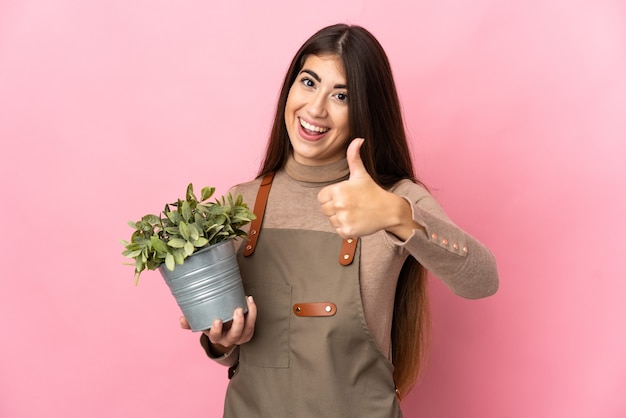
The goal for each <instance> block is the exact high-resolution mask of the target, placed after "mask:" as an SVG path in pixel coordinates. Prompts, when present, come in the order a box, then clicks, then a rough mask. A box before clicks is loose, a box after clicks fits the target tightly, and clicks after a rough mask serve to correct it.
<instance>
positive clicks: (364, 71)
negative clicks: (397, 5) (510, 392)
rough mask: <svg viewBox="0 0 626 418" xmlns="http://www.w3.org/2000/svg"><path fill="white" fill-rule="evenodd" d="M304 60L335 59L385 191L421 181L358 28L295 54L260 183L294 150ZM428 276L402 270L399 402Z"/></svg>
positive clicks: (378, 63) (355, 131)
mask: <svg viewBox="0 0 626 418" xmlns="http://www.w3.org/2000/svg"><path fill="white" fill-rule="evenodd" d="M309 55H318V56H322V55H336V56H338V57H340V59H341V61H342V63H343V68H344V71H345V76H346V82H347V85H348V95H349V100H348V114H349V123H350V138H365V143H364V144H363V146H362V147H361V158H362V160H363V163H364V165H365V168H366V169H367V172H368V173H369V174H370V176H371V177H372V178H373V179H374V181H376V183H378V184H379V185H380V186H381V187H383V188H389V187H391V186H392V185H393V184H395V183H396V182H398V181H400V180H402V179H410V180H412V181H414V182H418V181H417V179H416V177H415V173H414V171H413V163H412V161H411V154H410V150H409V146H408V142H407V138H406V133H405V130H404V123H403V120H402V113H401V110H400V101H399V99H398V94H397V91H396V87H395V83H394V81H393V76H392V73H391V67H390V65H389V61H388V59H387V55H386V54H385V51H384V50H383V48H382V46H381V45H380V43H379V42H378V41H377V40H376V38H374V36H373V35H372V34H371V33H370V32H368V31H367V30H365V29H364V28H362V27H360V26H349V25H345V24H337V25H333V26H328V27H326V28H323V29H321V30H320V31H318V32H317V33H315V34H314V35H313V36H312V37H311V38H309V39H308V40H307V41H306V42H305V43H304V44H303V45H302V46H301V47H300V50H299V51H298V52H297V53H296V55H295V57H294V58H293V60H292V62H291V64H290V66H289V69H288V70H287V74H286V76H285V79H284V82H283V85H282V88H281V90H280V96H279V98H278V104H277V106H276V115H275V117H274V124H273V126H272V132H271V134H270V139H269V142H268V145H267V149H266V154H265V158H264V160H263V163H262V165H261V169H260V172H259V176H262V175H265V174H267V173H269V172H271V171H276V170H278V169H280V168H282V167H284V165H285V164H286V162H287V159H288V158H289V155H290V153H291V143H290V142H289V137H288V134H287V128H286V126H285V105H286V103H287V96H288V95H289V89H290V88H291V85H292V84H293V82H294V80H295V78H296V76H297V75H298V72H299V71H300V70H301V68H302V66H303V65H304V62H305V60H306V58H307V56H309ZM426 296H427V295H426V271H425V270H424V268H423V267H422V266H421V265H420V264H419V263H418V262H417V260H415V259H414V258H413V257H408V258H407V260H406V261H405V263H404V265H403V266H402V270H401V273H400V276H399V277H398V284H397V287H396V296H395V303H394V312H393V325H392V331H391V342H392V360H393V364H394V373H393V375H394V380H395V383H396V386H397V388H398V392H399V394H400V396H401V397H402V396H403V395H405V394H406V393H407V392H408V391H409V390H410V388H411V387H412V385H413V384H414V382H415V380H416V378H417V375H418V372H419V368H420V361H421V360H422V359H423V357H424V354H425V352H426V344H427V340H428V325H429V315H428V302H427V297H426Z"/></svg>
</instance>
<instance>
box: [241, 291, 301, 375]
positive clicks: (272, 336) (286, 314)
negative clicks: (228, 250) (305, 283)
mask: <svg viewBox="0 0 626 418" xmlns="http://www.w3.org/2000/svg"><path fill="white" fill-rule="evenodd" d="M244 288H245V290H246V294H247V295H252V297H253V298H254V302H255V303H256V305H257V319H256V324H255V327H254V336H253V337H252V340H250V341H249V342H247V343H245V344H242V345H241V347H240V353H239V359H240V361H241V362H242V363H245V364H249V365H251V366H256V367H270V368H285V367H289V320H290V317H291V286H289V285H285V284H275V283H245V282H244Z"/></svg>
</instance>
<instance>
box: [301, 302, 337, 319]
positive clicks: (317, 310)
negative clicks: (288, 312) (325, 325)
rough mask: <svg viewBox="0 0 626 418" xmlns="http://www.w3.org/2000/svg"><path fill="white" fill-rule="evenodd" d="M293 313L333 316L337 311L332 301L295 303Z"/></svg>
mask: <svg viewBox="0 0 626 418" xmlns="http://www.w3.org/2000/svg"><path fill="white" fill-rule="evenodd" d="M293 313H294V314H296V316H333V315H335V314H336V313H337V305H335V304H334V303H332V302H310V303H296V304H295V305H293Z"/></svg>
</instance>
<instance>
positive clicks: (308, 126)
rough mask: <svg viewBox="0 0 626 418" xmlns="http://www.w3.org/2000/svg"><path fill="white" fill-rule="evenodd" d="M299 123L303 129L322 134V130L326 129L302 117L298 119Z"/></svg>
mask: <svg viewBox="0 0 626 418" xmlns="http://www.w3.org/2000/svg"><path fill="white" fill-rule="evenodd" d="M300 125H302V127H303V128H304V129H307V130H309V131H313V132H318V133H320V134H323V133H324V132H327V131H328V128H322V127H321V126H315V125H311V124H310V123H308V122H307V121H305V120H302V119H300Z"/></svg>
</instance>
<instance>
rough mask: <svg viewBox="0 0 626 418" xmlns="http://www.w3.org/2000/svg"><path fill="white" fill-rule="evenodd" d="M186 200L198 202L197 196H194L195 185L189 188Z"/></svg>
mask: <svg viewBox="0 0 626 418" xmlns="http://www.w3.org/2000/svg"><path fill="white" fill-rule="evenodd" d="M185 198H186V199H187V200H198V199H196V195H195V194H193V184H191V183H189V185H188V186H187V193H185Z"/></svg>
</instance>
